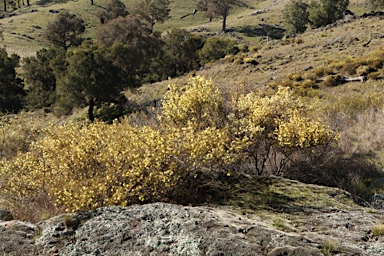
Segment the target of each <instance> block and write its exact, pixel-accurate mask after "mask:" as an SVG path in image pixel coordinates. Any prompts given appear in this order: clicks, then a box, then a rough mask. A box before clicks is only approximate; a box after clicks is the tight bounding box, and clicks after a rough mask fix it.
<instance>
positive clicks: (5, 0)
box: [4, 0, 7, 12]
mask: <svg viewBox="0 0 384 256" xmlns="http://www.w3.org/2000/svg"><path fill="white" fill-rule="evenodd" d="M6 11H7V0H4V12H6Z"/></svg>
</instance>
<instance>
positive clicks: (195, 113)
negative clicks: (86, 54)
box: [0, 77, 335, 211]
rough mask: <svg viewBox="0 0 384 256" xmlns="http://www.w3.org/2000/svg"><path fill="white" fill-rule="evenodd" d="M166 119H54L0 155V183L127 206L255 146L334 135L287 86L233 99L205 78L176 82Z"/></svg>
mask: <svg viewBox="0 0 384 256" xmlns="http://www.w3.org/2000/svg"><path fill="white" fill-rule="evenodd" d="M226 104H228V105H227V106H226ZM227 112H228V113H227ZM159 120H160V125H159V126H158V127H150V126H141V127H139V126H133V125H131V124H130V123H129V121H128V119H123V120H119V121H115V122H114V123H113V124H105V123H103V122H95V123H93V124H79V123H67V124H65V125H50V126H49V127H48V128H46V129H45V130H44V131H42V135H41V138H40V139H38V140H36V142H34V143H32V144H31V146H30V151H29V152H27V153H20V154H19V155H17V156H16V157H15V158H13V159H11V160H7V161H5V160H4V161H3V162H1V169H0V171H1V175H2V177H4V180H5V181H4V182H3V183H0V187H1V189H2V190H3V191H4V193H5V194H6V195H7V196H8V198H13V199H14V200H18V199H20V198H29V199H30V200H33V198H34V197H37V196H38V195H41V194H46V195H47V197H49V198H50V199H51V201H52V202H54V203H55V204H56V205H58V206H60V207H63V208H64V209H66V210H67V211H78V210H83V209H95V208H97V207H101V206H105V205H128V204H132V203H136V202H139V201H155V200H158V199H160V198H162V197H164V196H166V195H167V193H168V192H169V191H170V189H172V188H173V187H174V186H175V185H177V184H180V182H182V181H183V178H184V177H185V175H186V174H188V173H190V172H192V171H194V170H198V169H199V168H212V167H215V166H216V167H221V166H223V165H225V164H231V163H233V162H234V161H238V160H241V159H242V158H244V159H246V158H247V157H249V155H247V154H245V152H248V154H249V152H250V151H249V150H248V151H247V150H245V149H249V148H250V147H254V148H255V149H257V147H258V146H259V145H278V146H279V147H280V148H284V147H285V148H289V149H292V148H300V147H312V146H316V145H319V144H322V143H328V142H330V141H332V140H333V139H334V138H335V134H334V133H333V132H332V131H331V130H329V129H328V128H327V127H326V126H324V125H323V124H321V122H320V121H318V120H315V121H312V120H311V119H309V118H308V117H306V116H305V106H304V105H303V104H301V102H300V101H299V100H297V99H296V98H294V97H293V95H292V93H291V91H290V90H289V89H288V88H283V87H281V88H279V90H278V91H277V93H276V94H274V95H272V96H268V97H267V96H263V95H260V94H258V93H256V92H251V93H244V94H236V95H235V99H231V102H226V101H225V100H224V97H223V96H222V93H221V91H220V89H219V87H218V86H217V85H215V84H214V83H213V82H212V81H211V80H207V79H205V78H204V77H194V78H190V80H189V81H188V84H187V85H185V86H180V85H177V84H174V83H172V82H171V83H170V90H169V91H168V92H167V93H166V95H165V97H164V101H163V109H162V112H161V114H160V116H159ZM266 142H267V143H266ZM264 153H265V151H257V150H253V151H252V154H259V155H262V154H264Z"/></svg>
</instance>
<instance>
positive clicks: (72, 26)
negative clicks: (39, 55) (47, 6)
mask: <svg viewBox="0 0 384 256" xmlns="http://www.w3.org/2000/svg"><path fill="white" fill-rule="evenodd" d="M84 31H85V25H84V21H83V19H81V18H80V17H78V16H76V15H75V14H70V13H69V12H68V11H61V12H60V13H59V14H58V16H57V17H56V19H55V20H54V21H53V22H50V23H48V25H47V28H46V30H45V33H44V37H45V39H47V41H48V42H49V43H50V44H51V45H52V46H54V47H59V48H62V49H64V50H65V51H66V50H67V49H68V48H69V47H72V46H79V45H80V44H81V42H82V38H81V37H80V35H81V34H82V33H83V32H84Z"/></svg>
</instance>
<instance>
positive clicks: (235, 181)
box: [170, 171, 320, 213]
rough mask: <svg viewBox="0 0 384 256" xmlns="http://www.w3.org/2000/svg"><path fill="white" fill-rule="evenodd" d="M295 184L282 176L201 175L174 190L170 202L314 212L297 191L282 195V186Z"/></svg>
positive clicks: (208, 173) (312, 207)
mask: <svg viewBox="0 0 384 256" xmlns="http://www.w3.org/2000/svg"><path fill="white" fill-rule="evenodd" d="M291 185H292V184H291V183H290V182H289V180H286V179H283V178H279V177H250V176H249V175H241V174H239V175H233V176H227V174H226V173H225V172H220V173H215V172H209V171H207V172H199V173H197V176H196V178H194V177H190V178H188V179H187V181H186V182H184V183H183V184H180V187H179V188H177V189H176V190H174V191H173V193H172V196H171V198H170V199H171V201H172V202H173V203H178V204H183V205H205V204H209V205H228V206H233V207H241V208H242V209H249V210H269V211H275V212H285V213H287V212H292V213H293V212H311V211H314V210H319V208H320V207H319V208H318V207H317V206H313V205H304V204H303V200H302V199H303V198H300V197H298V196H297V195H296V194H294V192H292V193H282V192H281V190H279V188H280V187H282V186H283V187H287V188H288V189H287V190H289V186H291Z"/></svg>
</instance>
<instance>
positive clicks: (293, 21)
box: [283, 0, 309, 33]
mask: <svg viewBox="0 0 384 256" xmlns="http://www.w3.org/2000/svg"><path fill="white" fill-rule="evenodd" d="M283 15H284V22H285V26H286V28H287V31H288V32H290V33H303V32H304V31H305V30H306V29H307V24H308V22H309V18H308V17H309V12H308V4H307V3H304V2H303V1H302V0H291V1H290V2H289V3H288V4H287V5H286V6H285V7H284V10H283Z"/></svg>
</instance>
